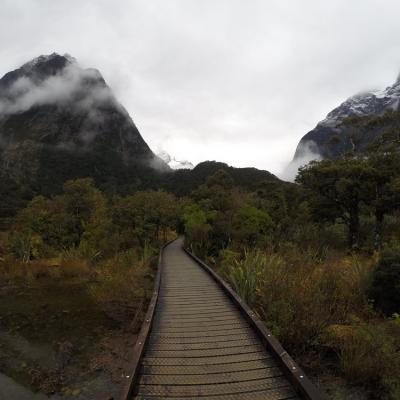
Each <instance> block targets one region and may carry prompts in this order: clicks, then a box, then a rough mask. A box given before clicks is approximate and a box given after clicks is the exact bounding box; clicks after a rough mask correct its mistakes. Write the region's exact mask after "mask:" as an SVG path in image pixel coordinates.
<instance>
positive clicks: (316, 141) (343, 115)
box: [294, 74, 400, 161]
mask: <svg viewBox="0 0 400 400" xmlns="http://www.w3.org/2000/svg"><path fill="white" fill-rule="evenodd" d="M387 110H393V111H400V74H399V76H398V77H397V79H396V81H395V82H394V84H393V85H391V86H388V87H386V89H383V90H374V91H367V92H362V93H358V94H356V95H354V96H352V97H349V98H348V99H347V100H345V101H344V102H343V103H341V104H340V105H339V106H338V107H336V108H334V109H333V110H332V111H331V112H329V113H328V115H327V116H326V117H325V118H324V119H323V120H322V121H320V122H319V123H318V124H317V126H316V127H315V128H314V129H312V130H311V131H309V132H308V133H307V134H305V135H304V136H303V137H302V138H301V140H300V142H299V144H298V146H297V148H296V152H295V155H294V161H296V160H298V159H301V158H304V156H305V154H306V153H310V155H311V156H312V155H314V156H315V155H316V154H318V155H319V156H320V157H321V158H335V157H338V156H340V155H342V154H345V153H346V152H347V151H349V150H355V151H356V152H360V151H362V150H363V149H364V148H365V146H366V145H368V144H369V143H370V140H371V138H362V137H361V138H357V139H358V140H357V144H356V145H355V143H354V141H353V140H352V136H351V133H352V132H351V128H348V127H346V126H345V125H343V122H344V121H345V120H346V119H348V118H351V117H363V116H372V115H380V114H383V113H384V112H385V111H387ZM363 139H365V140H363Z"/></svg>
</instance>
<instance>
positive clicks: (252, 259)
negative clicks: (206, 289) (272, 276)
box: [220, 250, 266, 307]
mask: <svg viewBox="0 0 400 400" xmlns="http://www.w3.org/2000/svg"><path fill="white" fill-rule="evenodd" d="M235 256H237V254H236V253H233V252H225V254H224V255H223V257H224V261H223V265H222V268H221V270H220V273H221V275H222V277H223V278H224V279H225V280H226V281H228V282H229V283H230V285H231V286H232V288H233V289H234V290H235V291H236V293H238V295H239V296H240V297H241V298H242V299H243V300H244V301H245V302H246V303H247V304H248V305H249V306H250V307H254V306H255V305H256V302H257V294H258V291H259V287H260V282H261V281H262V280H263V275H264V270H265V261H266V257H265V254H263V253H262V252H261V251H259V250H255V251H247V250H246V251H245V253H244V257H243V258H238V257H235Z"/></svg>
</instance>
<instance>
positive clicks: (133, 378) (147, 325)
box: [121, 240, 174, 400]
mask: <svg viewBox="0 0 400 400" xmlns="http://www.w3.org/2000/svg"><path fill="white" fill-rule="evenodd" d="M173 241H174V240H170V241H169V242H167V243H165V244H164V245H163V246H162V247H161V249H160V254H159V256H158V265H157V274H156V278H155V281H154V289H153V295H152V297H151V300H150V303H149V306H148V308H147V312H146V315H145V317H144V320H143V323H142V326H141V328H140V332H139V335H138V337H137V340H136V344H135V348H134V350H133V357H132V370H131V371H132V372H131V373H130V375H128V376H127V378H128V379H129V383H128V385H127V387H126V389H125V390H124V394H123V396H122V397H121V400H130V399H131V398H132V396H133V391H134V388H135V385H136V382H137V379H138V377H139V373H140V367H141V361H142V359H143V355H144V352H145V349H146V345H147V342H148V339H149V337H150V330H151V326H152V324H153V320H154V315H155V311H156V307H157V302H158V295H159V293H160V286H161V274H162V269H163V252H164V249H165V248H166V247H167V246H168V245H169V244H170V243H172V242H173Z"/></svg>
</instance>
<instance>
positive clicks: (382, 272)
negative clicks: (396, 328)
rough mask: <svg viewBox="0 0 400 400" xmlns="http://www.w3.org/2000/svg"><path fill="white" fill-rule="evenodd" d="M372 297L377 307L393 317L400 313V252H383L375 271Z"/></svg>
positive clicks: (392, 250)
mask: <svg viewBox="0 0 400 400" xmlns="http://www.w3.org/2000/svg"><path fill="white" fill-rule="evenodd" d="M370 296H371V298H372V299H373V301H374V305H375V307H376V308H377V309H378V310H380V311H382V312H383V313H384V314H386V315H388V316H391V315H393V314H394V313H399V312H400V251H399V250H394V249H391V250H385V251H384V252H382V255H381V258H380V260H379V263H378V266H377V268H376V269H375V271H374V275H373V282H372V287H371V291H370Z"/></svg>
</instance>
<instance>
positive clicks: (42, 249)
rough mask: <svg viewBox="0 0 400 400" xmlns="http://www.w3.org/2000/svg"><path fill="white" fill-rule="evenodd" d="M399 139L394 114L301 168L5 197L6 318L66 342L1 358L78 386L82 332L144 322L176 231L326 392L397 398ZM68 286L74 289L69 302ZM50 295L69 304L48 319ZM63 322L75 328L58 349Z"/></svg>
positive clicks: (359, 122) (215, 172)
mask: <svg viewBox="0 0 400 400" xmlns="http://www.w3.org/2000/svg"><path fill="white" fill-rule="evenodd" d="M379 118H380V120H379ZM388 118H389V119H390V118H397V119H398V116H396V115H395V116H393V115H392V114H388V115H385V116H382V117H373V118H367V119H366V118H364V119H353V120H351V121H346V122H345V123H347V124H352V126H354V132H355V134H360V132H361V133H362V130H363V129H371V126H377V124H381V125H380V126H384V124H385V123H386V122H385V121H387V119H388ZM374 124H375V125H374ZM391 126H392V127H393V124H391ZM354 140H356V136H355V139H354ZM398 144H399V137H398V130H396V129H391V130H387V132H386V131H385V134H384V135H381V136H380V137H379V139H378V140H377V141H375V142H374V143H372V144H371V145H370V146H369V147H368V148H366V149H365V151H364V152H363V153H361V154H358V155H356V154H352V153H347V154H343V155H342V156H341V157H340V158H338V159H335V160H323V161H314V162H311V163H310V164H309V165H307V166H305V167H302V168H301V169H300V170H299V173H298V175H297V177H296V181H295V183H288V182H282V181H280V180H278V179H275V178H273V177H272V176H268V177H267V176H266V175H265V174H264V175H263V174H261V175H260V174H258V173H256V172H255V171H252V170H248V171H246V173H245V175H243V174H244V173H242V175H240V174H239V173H238V172H237V171H236V170H235V169H229V168H228V167H226V166H225V165H224V164H218V163H214V164H212V163H211V164H205V165H203V166H202V168H203V169H204V168H205V167H207V165H208V167H209V171H207V172H204V171H203V172H202V173H201V174H200V176H196V175H195V173H193V174H192V175H191V176H189V175H184V174H185V173H180V174H181V176H182V177H183V176H186V177H188V176H189V178H190V179H189V178H188V180H187V181H185V180H183V179H177V178H170V179H169V180H168V182H167V183H165V184H164V185H162V187H159V188H157V187H154V188H152V189H146V190H131V191H129V190H128V191H127V190H125V191H124V193H116V192H115V191H107V190H105V189H104V188H103V187H99V186H98V185H97V184H96V182H95V181H94V180H92V179H91V178H81V179H75V180H70V181H67V182H65V183H64V184H63V189H62V191H60V192H59V193H57V194H53V195H47V196H43V195H37V196H35V197H34V198H33V199H31V200H29V201H25V202H21V205H20V206H19V205H15V204H13V206H16V209H17V212H16V214H15V216H13V217H12V218H10V219H9V220H7V221H6V222H4V224H3V225H4V226H5V229H4V231H3V232H2V234H1V237H0V288H1V292H0V296H1V303H0V304H2V305H0V325H1V326H3V327H6V328H7V329H11V330H13V331H14V332H18V333H19V334H20V335H22V336H25V337H28V338H30V339H32V340H43V338H41V336H42V335H43V329H48V330H49V331H51V332H50V333H48V334H47V335H48V336H50V339H49V338H47V339H46V340H52V341H55V342H56V343H61V344H63V343H64V347H63V346H59V347H58V350H57V352H58V353H57V354H59V355H60V359H59V362H58V364H57V365H56V366H53V367H51V368H46V367H43V366H40V365H38V364H37V363H36V364H35V363H33V364H32V365H31V364H29V362H27V361H25V360H21V364H19V365H16V366H15V365H11V364H10V363H9V362H8V361H7V359H6V357H4V356H2V357H0V366H1V368H2V370H6V371H7V373H8V374H9V375H10V376H13V377H15V378H16V379H18V380H19V381H21V382H28V383H29V384H30V385H32V386H33V387H34V388H35V389H37V390H43V391H45V392H47V393H56V392H60V393H61V392H62V393H73V392H74V390H75V391H76V390H77V389H74V387H73V385H72V383H70V382H69V381H68V371H71V369H72V368H76V366H74V365H73V361H72V360H71V354H75V355H78V356H81V357H84V354H86V353H85V352H84V351H83V350H82V349H83V348H84V347H85V346H87V347H90V346H92V345H93V343H97V341H100V340H101V337H102V335H103V333H104V332H105V331H107V332H108V331H112V330H115V329H122V328H124V327H125V328H126V327H127V326H130V325H129V324H131V323H132V320H133V321H135V327H134V329H136V331H137V330H138V329H139V327H140V322H141V318H143V314H144V313H143V310H144V309H145V304H146V301H148V299H149V293H150V292H151V287H152V279H153V277H154V273H155V266H156V262H155V260H156V257H157V253H158V249H159V248H160V246H161V245H162V244H163V243H165V242H166V241H167V240H169V239H171V238H174V237H176V236H177V235H185V245H186V246H187V247H188V248H189V249H191V250H192V251H193V252H194V253H195V254H196V255H197V256H199V257H200V258H202V259H203V260H204V261H205V262H206V263H208V264H209V265H210V266H212V267H213V268H215V270H216V271H217V272H218V273H219V274H220V275H221V276H222V277H223V278H224V279H225V280H226V281H227V282H228V283H229V284H230V285H231V286H232V287H233V288H234V290H235V291H236V292H237V293H238V294H239V295H240V296H241V297H242V298H243V299H244V300H245V301H246V302H247V303H248V305H249V306H250V307H251V308H252V309H253V310H254V311H255V312H256V313H257V314H258V315H259V316H260V318H261V319H262V320H263V321H264V322H265V324H266V325H267V327H268V328H269V329H271V330H272V332H273V333H274V335H276V336H277V337H278V339H279V340H280V341H281V343H282V344H283V346H284V347H285V348H286V349H287V351H288V352H289V353H290V354H291V355H292V356H293V357H294V358H295V359H296V360H297V361H298V362H299V364H300V365H301V366H302V367H304V369H305V370H306V372H307V373H308V374H309V375H310V376H311V377H312V379H313V380H315V381H316V382H317V383H318V384H320V385H321V387H324V388H325V389H326V391H327V392H328V394H329V395H330V397H331V398H332V399H333V398H338V399H339V398H345V397H344V395H343V394H342V395H341V394H340V392H339V391H338V389H337V387H338V386H343V387H346V388H347V389H346V390H355V391H360V392H362V393H364V394H365V396H366V397H364V398H371V399H387V400H395V399H399V398H400V244H399V243H400V241H399V239H400V153H399V152H398ZM178 174H179V173H178ZM238 174H239V175H238ZM178 176H179V175H178ZM266 178H268V179H266ZM173 179H176V180H175V181H174V180H173ZM174 182H175V183H174ZM179 185H180V186H179ZM171 187H173V189H171ZM17 189H18V188H17ZM19 189H20V190H21V191H23V189H21V188H19ZM3 195H4V194H3ZM3 213H4V214H5V211H4V210H3ZM38 288H40V289H41V293H43V289H45V293H47V298H46V295H44V297H45V298H44V299H43V298H39V297H40V296H37V293H38V292H37V291H35V289H38ZM54 288H57V290H55V291H52V289H54ZM64 292H67V293H74V296H77V298H79V301H80V305H79V306H78V305H76V304H73V303H72V302H71V303H69V307H70V309H68V310H66V309H65V307H66V306H65V304H64V303H62V302H63V301H65V298H66V297H68V296H66V297H65V298H62V297H60V296H62V293H64ZM42 296H43V295H42ZM79 296H80V297H79ZM5 301H7V303H6V302H5ZM68 301H71V299H70V300H68ZM27 302H28V303H30V307H29V309H28V310H24V307H26V304H27ZM82 303H84V304H87V307H86V309H84V308H85V307H83V306H82ZM5 304H7V306H5ZM10 304H12V305H11V306H10ZM43 307H47V312H48V313H50V314H51V313H55V314H57V313H63V312H64V311H66V312H65V313H64V314H66V315H68V318H70V320H68V318H65V320H64V322H60V321H59V320H58V321H57V320H56V321H54V325H51V324H50V325H51V326H50V325H49V326H47V327H46V328H44V326H43V321H42V320H40V319H38V318H36V319H35V318H34V317H33V316H34V315H38V313H40V312H43ZM60 307H62V308H60ZM10 310H11V311H10ZM12 312H14V313H15V315H16V316H17V317H16V316H12V315H11V313H12ZM28 314H29V315H28ZM89 314H90V315H92V316H93V317H92V318H88V315H89ZM32 315H33V316H32ZM84 318H86V320H85V323H82V324H79V323H77V321H80V320H82V321H83V319H84ZM88 320H90V321H88ZM68 323H69V324H70V325H67V324H68ZM57 324H58V325H57ZM60 324H61V325H60ZM62 324H64V326H63V325H62ZM77 325H80V326H81V329H82V331H81V332H79V334H77V332H76V329H77V328H76V326H77ZM56 326H58V328H57V329H56ZM68 334H70V335H73V334H74V335H76V336H79V340H78V339H77V343H72V345H71V346H70V347H69V348H68V346H67V350H66V349H65V338H66V337H67V336H68ZM1 340H2V339H1V337H0V345H1ZM71 341H72V342H73V340H72V339H71V340H69V341H68V342H71ZM82 341H86V342H85V344H82ZM89 342H92V344H89ZM3 346H4V344H3ZM60 348H61V350H60ZM94 371H96V369H95V368H94V369H93V370H92V371H91V372H92V373H94ZM71 385H72V386H71ZM349 388H350V389H349ZM351 393H353V392H351ZM354 393H355V392H354ZM341 396H342V397H341ZM348 398H351V397H348Z"/></svg>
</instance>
